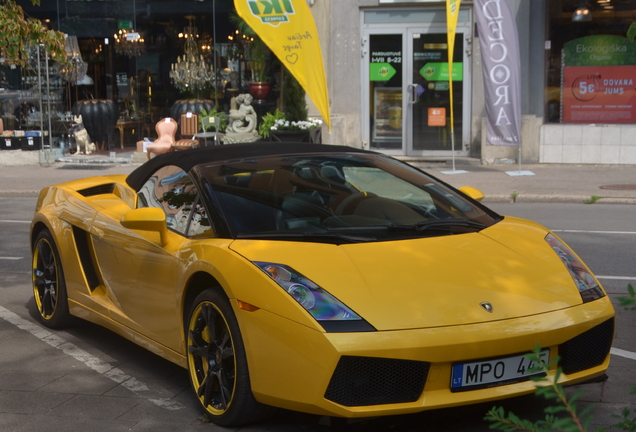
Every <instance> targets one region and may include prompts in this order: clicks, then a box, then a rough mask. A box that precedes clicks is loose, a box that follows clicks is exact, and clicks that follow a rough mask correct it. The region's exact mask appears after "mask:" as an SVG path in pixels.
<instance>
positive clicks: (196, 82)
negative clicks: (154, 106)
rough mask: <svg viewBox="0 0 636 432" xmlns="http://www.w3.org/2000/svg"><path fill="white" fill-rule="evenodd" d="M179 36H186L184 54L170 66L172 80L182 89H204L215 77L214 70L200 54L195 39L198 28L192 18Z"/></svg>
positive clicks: (189, 18) (173, 83)
mask: <svg viewBox="0 0 636 432" xmlns="http://www.w3.org/2000/svg"><path fill="white" fill-rule="evenodd" d="M186 18H188V21H189V24H188V27H186V28H185V30H184V32H183V33H182V34H179V37H184V38H185V40H186V41H185V46H184V49H183V51H184V54H183V55H182V56H179V57H177V62H176V63H172V65H171V67H170V81H171V82H172V85H174V86H175V87H176V88H178V89H179V90H180V91H185V90H202V89H203V88H204V87H205V86H206V84H208V83H209V82H210V81H211V80H212V79H213V78H214V70H213V68H212V66H211V65H209V64H208V63H207V62H206V61H205V60H204V59H203V54H199V49H198V48H197V44H196V42H195V41H194V38H195V37H196V36H197V35H196V29H195V28H194V26H193V25H192V19H193V18H194V17H190V16H189V17H186Z"/></svg>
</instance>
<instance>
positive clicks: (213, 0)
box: [212, 0, 219, 108]
mask: <svg viewBox="0 0 636 432" xmlns="http://www.w3.org/2000/svg"><path fill="white" fill-rule="evenodd" d="M212 55H213V56H214V59H213V67H214V72H213V73H214V106H215V108H216V107H218V104H219V101H218V98H219V96H218V94H219V91H218V88H217V87H218V85H219V79H218V70H217V68H216V0H212Z"/></svg>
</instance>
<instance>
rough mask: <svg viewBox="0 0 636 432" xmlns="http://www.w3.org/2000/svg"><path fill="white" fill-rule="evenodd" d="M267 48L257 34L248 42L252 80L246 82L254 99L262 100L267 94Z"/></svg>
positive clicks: (268, 89) (268, 88)
mask: <svg viewBox="0 0 636 432" xmlns="http://www.w3.org/2000/svg"><path fill="white" fill-rule="evenodd" d="M268 60H269V48H267V45H265V42H263V41H262V40H261V38H259V37H258V36H255V37H254V38H253V40H252V41H251V42H250V50H249V61H250V69H251V70H252V81H251V82H249V83H248V86H249V91H250V94H251V95H252V96H253V97H254V100H256V101H262V100H265V99H267V96H269V91H270V87H269V82H268V78H267V62H268Z"/></svg>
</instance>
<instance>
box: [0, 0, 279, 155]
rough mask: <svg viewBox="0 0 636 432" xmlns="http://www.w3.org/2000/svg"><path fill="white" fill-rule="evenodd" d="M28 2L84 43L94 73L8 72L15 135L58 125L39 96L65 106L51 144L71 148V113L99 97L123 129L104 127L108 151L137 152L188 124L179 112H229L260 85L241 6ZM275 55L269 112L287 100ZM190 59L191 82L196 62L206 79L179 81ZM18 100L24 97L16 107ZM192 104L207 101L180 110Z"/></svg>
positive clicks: (56, 112) (257, 103)
mask: <svg viewBox="0 0 636 432" xmlns="http://www.w3.org/2000/svg"><path fill="white" fill-rule="evenodd" d="M23 3H26V4H24V5H22V6H23V8H24V10H25V12H26V14H27V15H28V16H30V17H33V18H38V19H40V20H42V21H43V22H45V23H47V25H48V26H49V28H51V29H54V30H59V31H61V32H63V33H65V34H67V35H68V36H69V37H74V40H75V41H77V42H76V43H77V46H78V51H79V54H81V60H82V65H83V67H84V69H83V70H82V71H81V77H80V75H77V74H76V75H73V77H72V79H71V78H69V77H68V76H67V75H68V74H67V75H64V74H61V73H59V65H57V66H56V65H51V66H50V68H49V70H48V71H47V69H46V68H45V67H44V66H42V67H40V68H39V69H37V70H36V68H31V69H33V70H26V69H25V70H20V68H16V69H15V70H14V69H10V68H9V67H6V66H1V65H0V88H1V89H4V90H3V94H2V95H0V96H2V97H0V103H1V104H2V105H1V106H0V113H1V114H2V118H3V122H4V125H5V130H6V129H8V128H10V129H12V130H14V129H15V130H16V131H18V130H19V131H22V130H30V129H40V127H41V126H42V127H43V129H45V130H46V129H47V128H48V127H49V126H48V125H46V124H45V123H46V121H42V120H40V119H41V118H42V116H41V114H40V113H41V112H43V111H44V108H43V107H41V106H40V102H39V100H36V99H37V98H35V97H34V96H33V95H34V94H35V93H33V90H34V89H36V90H38V92H37V93H38V94H39V93H42V97H43V100H44V101H45V102H48V101H49V100H50V101H52V102H54V103H55V104H54V106H52V107H51V108H50V109H49V108H46V110H47V112H46V113H45V117H47V116H48V113H50V117H51V126H50V129H51V130H52V131H53V134H52V135H53V137H52V139H51V140H50V143H51V144H50V145H51V147H55V148H62V149H63V148H67V147H68V146H69V145H70V144H71V142H72V130H71V127H72V123H73V116H72V115H71V111H73V107H74V106H75V105H76V104H77V102H78V101H86V100H93V99H95V100H112V101H113V102H114V103H115V106H116V109H117V123H116V126H115V124H113V125H110V124H108V125H104V127H103V129H105V130H108V131H109V133H110V136H109V138H108V140H109V141H110V142H108V143H107V145H106V147H108V145H110V146H111V147H115V148H120V147H122V148H123V147H126V146H128V147H131V146H135V145H136V143H137V142H138V141H139V140H142V139H143V138H144V137H149V138H150V140H152V139H154V137H156V133H155V125H156V123H157V122H158V121H159V120H160V119H162V118H165V117H169V116H172V117H175V118H176V119H177V121H179V118H180V117H179V116H180V115H181V114H182V112H175V109H174V107H176V106H178V107H179V109H181V108H183V109H187V110H197V111H198V112H200V110H201V108H203V109H205V111H206V112H209V111H210V110H211V109H214V110H215V113H223V112H225V113H227V112H228V111H229V109H230V105H231V99H232V97H235V96H237V95H238V94H240V93H248V92H249V91H250V90H249V88H248V83H249V82H250V81H252V80H253V79H252V78H253V71H252V69H254V64H255V61H252V62H250V56H252V57H253V56H254V55H255V54H254V50H253V49H250V48H251V47H252V45H253V42H252V40H251V39H250V38H249V37H248V36H246V35H245V34H243V33H241V31H239V30H237V27H240V25H238V24H237V22H236V20H232V19H231V17H232V15H234V14H235V12H234V7H233V4H232V2H225V1H223V2H221V1H217V2H197V1H191V2H182V1H178V0H162V1H148V0H105V1H100V2H90V1H65V2H57V3H56V2H50V1H49V2H41V5H38V6H33V5H31V4H30V3H29V2H23ZM192 41H194V44H193V43H192ZM187 42H190V43H187ZM268 53H269V51H267V53H265V55H263V59H264V62H266V63H267V64H265V65H263V68H264V70H263V73H264V76H266V79H265V80H266V82H265V83H264V84H269V87H270V88H271V91H270V92H269V93H267V94H266V95H264V96H261V97H259V98H256V97H255V98H254V102H253V103H252V105H253V107H254V108H255V109H256V110H257V112H258V113H259V115H262V114H263V113H265V112H269V111H273V110H274V109H275V108H276V107H278V102H279V95H280V81H281V79H280V77H281V72H280V69H281V65H280V63H279V62H277V61H276V60H275V58H274V56H272V55H270V54H268ZM252 60H253V59H252ZM184 62H187V64H188V67H183V68H181V69H183V70H184V71H185V72H184V75H187V74H190V73H191V71H192V69H193V68H192V64H196V66H197V68H198V69H200V72H201V73H200V76H199V78H200V79H198V81H196V82H195V81H184V80H179V77H178V74H177V73H175V71H179V70H180V69H179V63H184ZM35 63H37V62H35ZM42 64H44V63H42ZM52 71H54V72H55V73H53V72H52ZM47 75H48V79H49V82H48V83H47V82H46V79H43V81H42V82H43V83H44V84H43V85H42V86H39V84H38V79H39V78H40V77H42V78H47ZM80 78H81V79H80ZM265 80H264V81H265ZM46 86H49V87H50V88H54V90H55V92H53V90H51V91H49V90H46V89H48V88H49V87H46ZM40 87H41V89H40ZM48 93H50V95H49V94H48ZM9 95H15V97H14V98H13V99H11V100H10V99H9ZM185 100H187V101H188V102H190V101H192V100H196V101H197V102H193V104H189V105H184V104H177V103H176V102H177V101H185ZM199 102H200V103H199ZM102 114H103V113H97V112H96V113H95V115H96V116H97V115H102ZM100 118H101V117H100ZM45 120H46V119H45ZM27 122H31V123H38V122H39V124H31V123H29V124H26V123H27ZM23 123H24V124H23ZM84 125H87V119H84ZM222 125H223V124H222V123H221V124H220V126H222ZM215 127H216V126H215ZM87 128H88V127H87ZM18 133H22V132H18ZM91 138H92V139H94V138H93V137H91ZM177 138H178V137H177ZM48 142H49V141H47V143H48ZM47 145H48V144H47ZM14 147H15V146H14ZM102 150H103V148H102Z"/></svg>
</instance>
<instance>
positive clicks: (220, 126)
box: [199, 108, 227, 132]
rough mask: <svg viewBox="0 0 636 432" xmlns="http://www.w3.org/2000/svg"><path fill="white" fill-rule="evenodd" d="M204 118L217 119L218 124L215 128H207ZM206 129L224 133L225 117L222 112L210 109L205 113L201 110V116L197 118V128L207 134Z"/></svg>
mask: <svg viewBox="0 0 636 432" xmlns="http://www.w3.org/2000/svg"><path fill="white" fill-rule="evenodd" d="M206 117H217V118H218V119H219V124H218V125H215V126H212V125H209V126H208V124H207V123H206V122H205V121H204V120H203V119H204V118H206ZM208 127H210V128H214V132H224V131H225V128H226V127H227V115H226V114H225V113H224V112H223V111H217V110H216V108H212V109H210V111H206V110H205V109H203V108H202V109H201V115H200V116H199V128H200V129H201V130H202V131H203V132H207V131H208Z"/></svg>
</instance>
